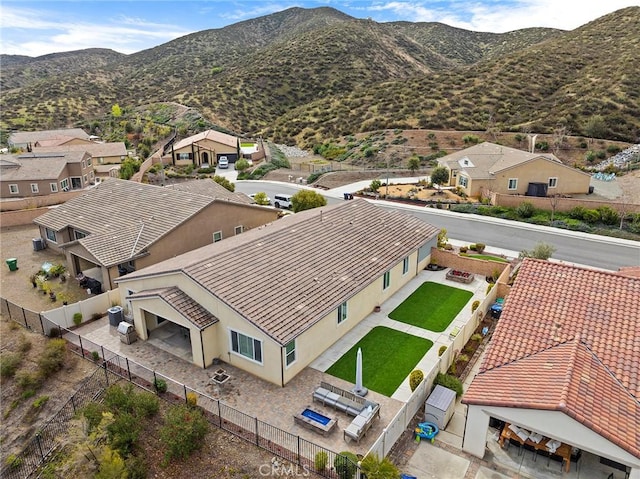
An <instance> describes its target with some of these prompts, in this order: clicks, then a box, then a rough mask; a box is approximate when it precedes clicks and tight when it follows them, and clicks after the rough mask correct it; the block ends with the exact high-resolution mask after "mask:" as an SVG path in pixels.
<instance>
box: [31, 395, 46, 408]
mask: <svg viewBox="0 0 640 479" xmlns="http://www.w3.org/2000/svg"><path fill="white" fill-rule="evenodd" d="M48 400H49V396H40V397H39V398H38V399H36V400H35V401H33V404H32V406H33V407H34V408H35V409H40V408H41V407H42V406H44V405H45V404H46V403H47V401H48Z"/></svg>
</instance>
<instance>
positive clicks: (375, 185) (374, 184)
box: [369, 180, 382, 193]
mask: <svg viewBox="0 0 640 479" xmlns="http://www.w3.org/2000/svg"><path fill="white" fill-rule="evenodd" d="M381 186H382V182H381V181H380V180H373V181H372V182H371V184H370V185H369V188H370V189H371V191H373V192H374V193H377V192H378V190H379V189H380V187H381Z"/></svg>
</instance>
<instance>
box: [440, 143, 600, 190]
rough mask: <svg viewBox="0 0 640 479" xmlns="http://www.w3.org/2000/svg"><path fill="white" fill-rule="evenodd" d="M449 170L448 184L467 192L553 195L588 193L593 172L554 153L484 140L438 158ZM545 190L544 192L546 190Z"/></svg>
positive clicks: (441, 164)
mask: <svg viewBox="0 0 640 479" xmlns="http://www.w3.org/2000/svg"><path fill="white" fill-rule="evenodd" d="M438 164H439V165H440V166H444V167H446V168H447V169H448V170H449V183H448V184H449V186H455V187H460V188H461V189H462V190H463V191H464V192H465V193H466V194H467V195H468V196H472V197H479V196H480V195H482V194H483V193H485V194H486V193H488V192H493V193H500V194H505V195H526V194H530V195H531V196H547V195H548V196H551V195H572V194H586V193H589V183H590V181H591V176H590V175H589V174H587V173H585V172H583V171H580V170H578V169H576V168H571V167H570V166H566V165H564V164H562V162H561V161H560V160H559V159H558V158H557V157H556V156H555V155H553V154H551V153H529V152H527V151H523V150H518V149H516V148H509V147H507V146H503V145H497V144H495V143H489V142H484V143H480V144H478V145H474V146H472V147H469V148H465V149H464V150H460V151H457V152H455V153H451V154H450V155H446V156H443V157H442V158H439V159H438ZM543 193H544V194H543Z"/></svg>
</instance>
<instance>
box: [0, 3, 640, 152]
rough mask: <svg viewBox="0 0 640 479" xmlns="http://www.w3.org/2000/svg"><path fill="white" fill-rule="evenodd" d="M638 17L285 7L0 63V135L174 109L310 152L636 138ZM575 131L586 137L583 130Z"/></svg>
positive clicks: (626, 13)
mask: <svg viewBox="0 0 640 479" xmlns="http://www.w3.org/2000/svg"><path fill="white" fill-rule="evenodd" d="M639 19H640V7H630V8H627V9H623V10H620V11H618V12H614V13H612V14H610V15H607V16H605V17H602V18H600V19H598V20H596V21H594V22H591V23H590V24H587V25H585V26H583V27H581V28H579V29H576V30H573V31H571V32H562V31H559V30H552V29H535V28H533V29H524V30H517V31H514V32H509V33H504V34H493V33H482V32H469V31H465V30H461V29H457V28H453V27H448V26H446V25H442V24H437V23H409V22H392V23H376V22H373V21H370V20H357V19H354V18H352V17H349V16H348V15H345V14H344V13H341V12H339V11H337V10H335V9H332V8H329V7H321V8H316V9H302V8H291V9H288V10H285V11H282V12H278V13H275V14H272V15H267V16H264V17H260V18H256V19H253V20H248V21H245V22H241V23H238V24H235V25H230V26H228V27H225V28H222V29H216V30H205V31H203V32H198V33H193V34H191V35H187V36H185V37H182V38H179V39H176V40H173V41H171V42H168V43H166V44H164V45H160V46H158V47H155V48H152V49H149V50H145V51H142V52H138V53H136V54H133V55H121V54H117V53H115V52H111V51H108V50H85V51H81V52H69V53H65V54H55V55H48V56H47V58H45V57H39V58H36V59H30V58H28V57H5V56H3V57H2V59H1V61H2V63H3V72H2V73H3V75H2V87H3V95H2V97H1V98H0V107H1V108H2V111H3V117H2V120H1V124H2V126H3V127H4V128H6V127H9V128H15V127H18V128H21V129H35V128H43V127H48V128H52V127H62V126H71V125H74V124H77V123H79V122H86V121H90V120H92V119H94V118H96V117H101V116H104V115H108V113H109V112H110V109H111V106H112V105H113V104H114V103H119V104H120V105H122V106H130V107H133V106H138V105H143V104H151V103H157V102H165V101H174V102H178V103H181V104H184V105H187V106H189V107H191V108H195V109H197V110H199V111H200V112H201V113H202V114H203V115H205V116H206V117H207V118H208V119H210V120H211V121H212V122H214V123H215V124H217V125H219V126H221V127H224V128H226V129H228V130H230V131H235V132H238V133H244V134H247V135H263V136H265V137H273V138H274V139H277V140H278V141H294V140H295V141H298V142H300V143H302V144H306V145H309V144H312V143H314V142H316V141H320V140H322V139H326V138H330V137H333V136H336V135H342V134H348V133H355V132H362V131H369V130H375V129H382V128H393V127H399V128H404V127H421V128H445V129H485V128H488V127H489V126H491V127H496V128H500V129H512V130H517V129H521V128H525V129H533V130H537V129H540V130H549V129H550V128H553V127H554V126H556V125H558V124H562V125H565V126H567V127H568V128H569V129H570V130H571V131H573V132H574V133H581V132H583V131H584V125H585V123H586V121H587V120H588V118H590V117H591V116H593V115H596V114H598V115H602V116H603V117H604V118H605V120H606V122H607V123H608V125H609V131H608V132H607V135H608V136H609V137H611V138H618V139H623V140H631V141H633V140H634V139H635V138H636V137H637V136H638V130H639V129H640V111H638V108H639V107H638V104H639V102H638V94H639V93H638V90H639V88H640V87H639V86H638V85H640V81H639V80H640V79H639V78H638V75H639V72H640V65H639V64H638V59H639V54H638V51H639V49H638V46H639V45H638V41H639V39H638V35H637V32H638V31H640V25H639ZM583 134H584V133H583Z"/></svg>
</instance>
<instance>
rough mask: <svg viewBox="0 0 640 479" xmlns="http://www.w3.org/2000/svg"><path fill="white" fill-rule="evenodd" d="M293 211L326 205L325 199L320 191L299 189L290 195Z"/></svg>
mask: <svg viewBox="0 0 640 479" xmlns="http://www.w3.org/2000/svg"><path fill="white" fill-rule="evenodd" d="M291 203H292V205H293V211H294V213H298V212H299V211H304V210H310V209H313V208H318V207H319V206H326V204H327V200H326V198H325V197H324V196H322V195H321V194H320V193H317V192H315V191H312V190H300V191H298V192H297V193H296V194H295V195H293V196H292V197H291Z"/></svg>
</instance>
